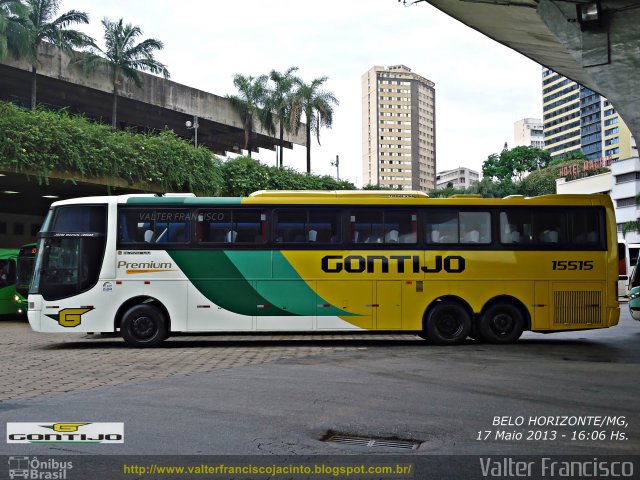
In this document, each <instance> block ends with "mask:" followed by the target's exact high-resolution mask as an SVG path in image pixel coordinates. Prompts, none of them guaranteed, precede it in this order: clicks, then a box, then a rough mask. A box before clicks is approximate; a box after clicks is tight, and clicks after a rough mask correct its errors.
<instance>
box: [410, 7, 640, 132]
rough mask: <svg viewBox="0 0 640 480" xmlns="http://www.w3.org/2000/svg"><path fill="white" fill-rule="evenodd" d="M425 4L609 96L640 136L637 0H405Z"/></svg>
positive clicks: (639, 45)
mask: <svg viewBox="0 0 640 480" xmlns="http://www.w3.org/2000/svg"><path fill="white" fill-rule="evenodd" d="M421 1H426V2H428V3H430V4H431V5H433V6H434V7H436V8H438V9H439V10H442V11H443V12H445V13H446V14H448V15H450V16H451V17H453V18H455V19H457V20H459V21H461V22H462V23H464V24H465V25H467V26H469V27H471V28H473V29H475V30H477V31H479V32H481V33H483V34H485V35H487V36H488V37H490V38H492V39H494V40H496V41H497V42H500V43H502V44H503V45H505V46H507V47H509V48H512V49H514V50H516V51H518V52H520V53H522V54H523V55H525V56H527V57H529V58H531V59H532V60H534V61H536V62H538V63H540V64H541V65H544V66H546V67H548V68H550V69H552V70H555V71H556V72H558V73H560V74H562V75H564V76H566V77H568V78H570V79H572V80H574V81H576V82H578V83H581V84H582V85H584V86H586V87H588V88H590V89H591V90H593V91H595V92H598V93H599V94H600V95H602V96H604V97H606V98H607V99H609V101H610V102H611V103H612V104H613V106H614V107H615V108H616V110H617V111H618V112H619V113H620V115H621V116H622V118H623V119H624V121H625V122H626V124H627V125H628V126H629V128H630V130H631V133H632V134H633V135H634V137H635V138H636V139H638V138H640V27H639V26H640V2H639V1H638V0H599V1H595V0H418V1H412V0H405V4H412V3H420V2H421ZM417 7H420V5H417ZM414 8H415V7H414Z"/></svg>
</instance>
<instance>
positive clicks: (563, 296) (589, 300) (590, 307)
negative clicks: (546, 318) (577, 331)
mask: <svg viewBox="0 0 640 480" xmlns="http://www.w3.org/2000/svg"><path fill="white" fill-rule="evenodd" d="M554 294H555V297H554V300H555V316H554V323H556V324H564V325H566V324H569V325H602V308H601V306H602V299H601V292H599V291H555V292H554Z"/></svg>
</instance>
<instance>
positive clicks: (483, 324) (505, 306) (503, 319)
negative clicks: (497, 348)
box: [478, 303, 524, 344]
mask: <svg viewBox="0 0 640 480" xmlns="http://www.w3.org/2000/svg"><path fill="white" fill-rule="evenodd" d="M523 330H524V317H523V316H522V312H521V311H520V309H519V308H517V307H516V306H515V305H511V304H510V303H497V304H495V305H493V306H491V307H489V309H487V311H486V312H485V313H484V315H482V317H481V318H480V325H479V326H478V331H479V333H480V336H481V337H482V339H483V340H485V341H487V342H489V343H500V344H504V343H513V342H515V341H516V340H518V338H520V335H522V331H523Z"/></svg>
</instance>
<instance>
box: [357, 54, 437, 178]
mask: <svg viewBox="0 0 640 480" xmlns="http://www.w3.org/2000/svg"><path fill="white" fill-rule="evenodd" d="M435 109H436V107H435V84H434V83H433V82H432V81H430V80H427V79H426V78H424V77H422V76H420V75H418V74H416V73H413V72H412V71H411V69H410V68H408V67H406V66H404V65H394V66H391V67H387V68H385V67H380V66H374V67H373V68H371V69H370V70H369V71H367V72H366V73H365V74H364V75H363V76H362V169H363V184H364V185H380V186H381V187H391V188H402V189H405V190H421V191H427V190H431V189H433V188H435V180H436V138H435V111H436V110H435Z"/></svg>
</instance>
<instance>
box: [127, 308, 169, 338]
mask: <svg viewBox="0 0 640 480" xmlns="http://www.w3.org/2000/svg"><path fill="white" fill-rule="evenodd" d="M120 333H121V334H122V338H124V341H125V342H127V344H128V345H131V346H132V347H155V346H157V345H159V344H160V343H161V342H162V341H163V340H164V339H165V338H167V324H166V322H165V319H164V315H163V314H162V312H161V311H160V310H159V309H158V308H157V307H154V306H153V305H148V304H141V305H134V306H133V307H131V308H130V309H129V310H127V311H126V313H125V314H124V316H123V317H122V323H121V325H120Z"/></svg>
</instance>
